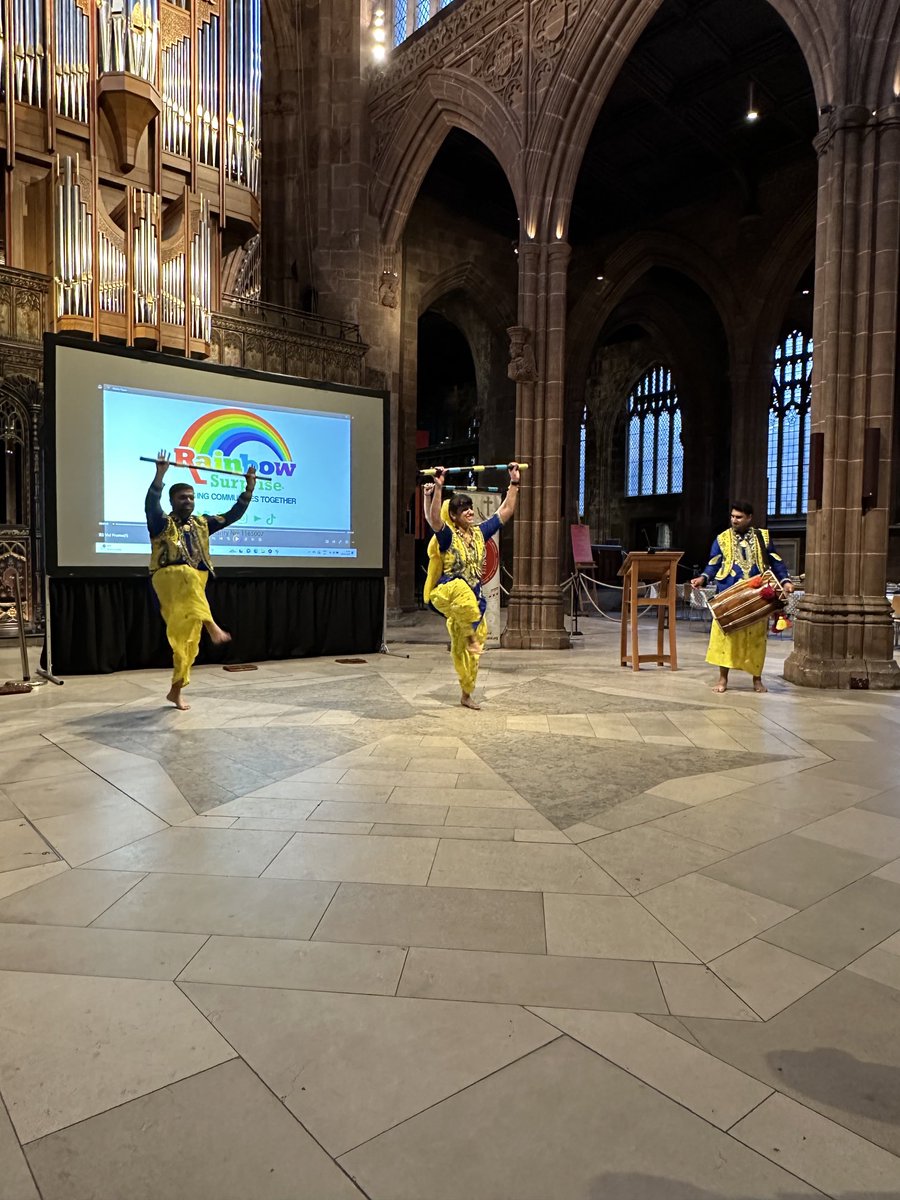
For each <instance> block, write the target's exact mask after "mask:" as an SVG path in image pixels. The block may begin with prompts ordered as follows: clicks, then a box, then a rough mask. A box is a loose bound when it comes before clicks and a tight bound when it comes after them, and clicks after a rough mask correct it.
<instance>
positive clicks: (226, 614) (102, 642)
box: [42, 576, 384, 675]
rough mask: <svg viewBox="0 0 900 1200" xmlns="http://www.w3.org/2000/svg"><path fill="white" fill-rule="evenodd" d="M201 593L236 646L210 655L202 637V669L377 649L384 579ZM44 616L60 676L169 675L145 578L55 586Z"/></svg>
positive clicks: (241, 582) (270, 582) (253, 582)
mask: <svg viewBox="0 0 900 1200" xmlns="http://www.w3.org/2000/svg"><path fill="white" fill-rule="evenodd" d="M207 594H208V596H209V602H210V606H211V608H212V611H213V615H214V616H215V619H216V621H217V622H218V624H220V625H221V626H222V628H223V629H227V630H228V632H229V633H230V634H231V635H232V639H233V640H232V641H231V642H229V643H228V644H227V645H225V646H213V645H212V644H211V642H210V641H209V638H207V637H206V635H205V634H204V636H203V637H202V639H201V641H200V654H199V655H198V658H197V662H198V663H210V662H212V663H216V662H219V663H244V662H264V661H266V660H269V659H276V658H310V657H314V656H317V655H344V654H371V653H373V652H374V651H376V650H377V649H378V647H379V646H380V644H381V634H382V620H383V616H384V580H383V579H277V578H272V577H270V576H263V577H261V578H253V579H241V578H235V579H227V578H225V579H221V578H218V579H217V578H213V579H210V581H209V587H208V590H207ZM50 609H51V617H52V626H51V629H52V646H53V670H54V672H55V673H56V674H57V675H99V674H106V673H108V672H111V671H132V670H138V669H141V668H146V667H158V668H161V669H162V668H167V667H170V666H171V663H172V652H171V650H170V649H169V645H168V643H167V641H166V634H165V628H164V626H163V621H162V616H161V615H160V611H159V604H158V602H157V599H156V594H155V592H154V591H153V589H152V587H151V586H150V579H149V577H146V578H134V579H51V581H50ZM45 649H46V648H45ZM42 662H44V658H43V656H42ZM44 665H46V663H45V662H44Z"/></svg>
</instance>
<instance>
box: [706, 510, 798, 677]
mask: <svg viewBox="0 0 900 1200" xmlns="http://www.w3.org/2000/svg"><path fill="white" fill-rule="evenodd" d="M767 570H769V571H771V572H772V574H773V575H774V576H775V578H776V579H777V580H778V581H779V582H780V583H781V585H782V587H783V588H784V590H785V592H792V591H793V590H794V585H793V584H792V583H791V581H790V579H789V578H788V569H787V567H786V566H785V565H784V560H783V559H782V558H781V555H780V554H778V553H777V552H776V550H775V547H774V546H773V545H772V542H771V540H770V538H769V531H768V530H767V529H755V528H754V526H753V505H752V504H750V503H749V502H748V501H746V500H740V501H737V502H736V503H735V504H732V506H731V525H730V528H728V529H726V530H725V531H724V532H723V533H720V534H719V536H718V537H717V538H716V540H715V541H714V542H713V544H712V549H711V550H710V552H709V563H708V565H707V567H706V569H705V571H704V572H703V574H702V575H698V576H697V577H696V579H692V580H691V586H692V587H695V588H700V587H705V586H706V585H707V584H709V583H713V582H715V585H716V592H717V593H719V592H724V591H725V589H726V588H730V587H732V586H733V585H734V584H736V583H738V582H740V581H741V580H742V579H752V578H753V577H754V576H756V575H762V574H763V573H764V572H765V571H767ZM768 632H769V625H768V622H767V621H758V622H757V623H756V624H755V625H750V626H749V627H748V628H747V629H739V630H737V631H736V632H735V633H723V632H722V628H721V626H720V625H719V622H718V621H716V620H713V623H712V628H711V629H710V631H709V649H708V650H707V652H706V661H707V662H708V663H712V664H713V665H714V666H717V667H718V668H719V678H718V682H717V683H716V685H715V687H714V688H713V691H714V692H725V691H727V690H728V672H729V671H730V669H731V668H732V667H734V668H736V669H737V670H738V671H746V672H747V673H748V674H749V675H752V677H753V690H754V692H760V693H761V692H765V691H767V690H768V689H767V688H766V685H765V684H764V683H763V681H762V669H763V663H764V662H765V661H766V637H767V635H768Z"/></svg>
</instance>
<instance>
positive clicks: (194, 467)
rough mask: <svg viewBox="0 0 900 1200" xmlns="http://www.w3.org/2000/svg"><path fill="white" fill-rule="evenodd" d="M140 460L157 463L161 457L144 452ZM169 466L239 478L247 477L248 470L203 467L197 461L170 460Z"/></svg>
mask: <svg viewBox="0 0 900 1200" xmlns="http://www.w3.org/2000/svg"><path fill="white" fill-rule="evenodd" d="M138 461H139V462H149V463H154V464H155V463H157V462H158V461H159V459H156V458H147V456H146V455H144V454H142V455H141V456H140V458H139V459H138ZM169 466H170V467H176V468H180V469H181V470H182V471H206V472H207V473H208V474H210V475H237V477H238V479H245V478H246V476H247V472H246V471H226V470H225V469H224V467H201V466H198V465H197V464H196V463H176V462H170V463H169Z"/></svg>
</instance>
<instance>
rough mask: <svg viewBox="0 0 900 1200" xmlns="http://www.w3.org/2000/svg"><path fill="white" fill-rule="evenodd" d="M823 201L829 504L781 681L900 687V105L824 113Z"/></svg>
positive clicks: (816, 404)
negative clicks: (894, 546) (893, 519)
mask: <svg viewBox="0 0 900 1200" xmlns="http://www.w3.org/2000/svg"><path fill="white" fill-rule="evenodd" d="M817 149H818V151H819V156H820V158H819V202H818V228H817V236H816V296H815V312H814V317H813V340H814V346H815V348H814V357H813V393H812V429H813V432H820V433H824V435H825V463H824V484H823V495H822V503H821V505H820V506H815V505H813V504H812V503H810V512H809V519H808V527H807V528H808V533H807V552H806V576H807V589H808V590H807V594H806V597H805V599H804V601H803V603H802V605H801V608H800V612H799V614H798V618H797V622H796V625H795V631H794V650H793V653H792V654H791V655H790V657H789V658H788V660H787V662H786V663H785V668H784V674H785V678H786V679H789V680H790V681H791V682H792V683H799V684H804V685H806V686H809V687H830V688H847V687H850V688H855V687H859V688H869V687H871V688H894V687H900V671H898V669H897V665H896V663H895V662H894V656H893V636H892V627H891V618H890V612H889V608H888V605H887V602H886V600H885V595H884V584H885V575H886V567H887V548H888V523H889V503H890V474H891V461H890V455H891V442H892V421H893V407H894V389H895V386H896V373H897V277H898V276H897V271H898V262H900V253H898V250H900V246H898V242H900V189H898V180H900V174H898V159H900V104H897V103H896V102H895V103H894V104H891V105H889V106H888V107H886V108H885V109H882V110H880V111H879V112H878V113H877V114H873V113H872V112H871V110H870V109H869V108H867V107H864V106H862V105H852V106H846V107H843V108H840V109H838V110H837V111H835V112H833V113H831V114H829V121H828V125H827V127H826V128H824V129H823V130H822V132H821V133H820V134H819V136H818V138H817ZM868 429H877V430H879V431H880V435H881V445H880V463H879V464H878V478H877V500H876V502H875V504H874V505H873V506H871V507H870V508H869V509H868V511H864V508H863V497H862V493H863V456H864V446H865V440H866V431H867V430H868Z"/></svg>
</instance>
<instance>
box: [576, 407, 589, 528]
mask: <svg viewBox="0 0 900 1200" xmlns="http://www.w3.org/2000/svg"><path fill="white" fill-rule="evenodd" d="M587 423H588V410H587V405H585V406H584V409H583V410H582V413H581V422H580V424H579V427H578V517H579V519H580V520H584V483H585V470H586V466H587Z"/></svg>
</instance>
